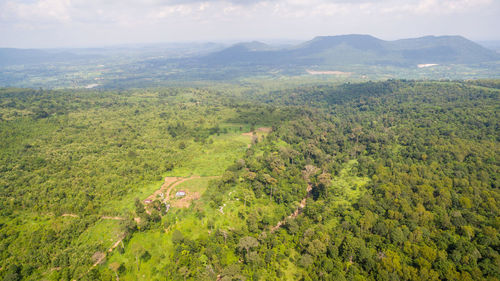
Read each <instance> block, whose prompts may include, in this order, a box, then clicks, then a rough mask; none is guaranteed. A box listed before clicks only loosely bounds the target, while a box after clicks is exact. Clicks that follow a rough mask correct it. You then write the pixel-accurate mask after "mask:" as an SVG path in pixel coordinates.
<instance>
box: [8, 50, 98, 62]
mask: <svg viewBox="0 0 500 281" xmlns="http://www.w3.org/2000/svg"><path fill="white" fill-rule="evenodd" d="M86 58H88V56H84V55H77V54H74V53H70V52H66V51H54V50H51V51H46V50H40V49H14V48H0V66H6V65H35V64H43V63H57V62H69V61H74V60H83V59H86Z"/></svg>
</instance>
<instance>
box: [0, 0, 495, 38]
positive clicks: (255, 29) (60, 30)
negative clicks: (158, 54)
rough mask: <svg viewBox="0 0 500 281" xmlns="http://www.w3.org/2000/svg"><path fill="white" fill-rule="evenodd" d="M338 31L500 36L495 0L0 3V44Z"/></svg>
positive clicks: (69, 0)
mask: <svg viewBox="0 0 500 281" xmlns="http://www.w3.org/2000/svg"><path fill="white" fill-rule="evenodd" d="M341 34H370V35H373V36H376V37H378V38H381V39H385V40H394V39H401V38H412V37H420V36H425V35H462V36H465V37H466V38H469V39H472V40H476V41H479V40H500V0H351V1H349V0H204V1H199V0H184V1H183V0H0V47H15V48H53V47H99V46H110V45H117V44H134V43H159V42H203V41H212V42H230V41H233V42H234V41H247V40H263V41H266V40H268V41H269V40H272V39H293V40H309V39H311V38H313V37H315V36H320V35H322V36H324V35H341Z"/></svg>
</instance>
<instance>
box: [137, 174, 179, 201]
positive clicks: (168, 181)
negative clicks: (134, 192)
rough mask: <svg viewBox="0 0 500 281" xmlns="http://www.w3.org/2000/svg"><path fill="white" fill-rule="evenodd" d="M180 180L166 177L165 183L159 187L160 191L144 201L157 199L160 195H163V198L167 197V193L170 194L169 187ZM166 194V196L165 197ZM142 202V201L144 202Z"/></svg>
mask: <svg viewBox="0 0 500 281" xmlns="http://www.w3.org/2000/svg"><path fill="white" fill-rule="evenodd" d="M181 179H182V178H180V177H166V178H165V181H164V182H163V184H162V185H161V187H160V189H158V190H157V191H155V192H154V193H153V194H151V195H149V196H148V198H146V200H151V201H153V200H155V199H156V198H157V197H159V196H160V193H163V196H164V197H165V196H168V193H169V192H170V190H171V188H169V187H171V185H172V184H174V183H176V182H177V181H179V180H181ZM165 194H167V195H165ZM146 200H144V201H146Z"/></svg>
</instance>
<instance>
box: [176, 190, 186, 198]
mask: <svg viewBox="0 0 500 281" xmlns="http://www.w3.org/2000/svg"><path fill="white" fill-rule="evenodd" d="M184 196H186V192H185V191H177V193H175V197H184Z"/></svg>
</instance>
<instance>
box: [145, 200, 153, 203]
mask: <svg viewBox="0 0 500 281" xmlns="http://www.w3.org/2000/svg"><path fill="white" fill-rule="evenodd" d="M151 202H153V200H151V199H146V200H144V204H151Z"/></svg>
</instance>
